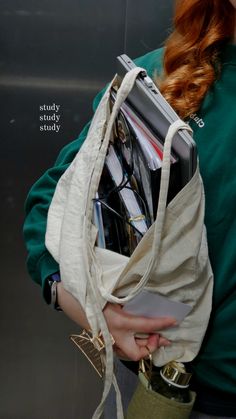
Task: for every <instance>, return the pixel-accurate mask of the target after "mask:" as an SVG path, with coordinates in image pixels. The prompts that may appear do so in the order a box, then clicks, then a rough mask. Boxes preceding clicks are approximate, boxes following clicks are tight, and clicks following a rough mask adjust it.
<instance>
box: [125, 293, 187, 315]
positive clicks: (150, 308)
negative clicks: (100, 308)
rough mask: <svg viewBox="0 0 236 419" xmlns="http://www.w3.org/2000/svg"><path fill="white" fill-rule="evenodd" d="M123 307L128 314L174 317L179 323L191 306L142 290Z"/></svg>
mask: <svg viewBox="0 0 236 419" xmlns="http://www.w3.org/2000/svg"><path fill="white" fill-rule="evenodd" d="M123 309H124V310H125V311H126V312H127V313H130V314H134V315H136V316H145V317H174V318H175V319H176V321H177V322H178V323H180V322H181V321H182V320H183V319H184V318H185V317H186V316H187V314H188V313H189V312H190V311H191V309H192V307H191V306H189V305H188V304H184V303H180V302H176V301H173V300H169V299H168V298H166V297H163V296H162V295H160V294H158V293H154V292H150V291H146V290H143V291H141V292H140V293H139V294H138V295H137V296H136V297H134V298H132V300H130V301H128V302H127V303H125V304H124V307H123Z"/></svg>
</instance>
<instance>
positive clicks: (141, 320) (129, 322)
mask: <svg viewBox="0 0 236 419" xmlns="http://www.w3.org/2000/svg"><path fill="white" fill-rule="evenodd" d="M122 320H123V327H124V328H130V329H132V330H133V331H134V332H143V333H153V332H155V331H159V330H163V329H166V328H167V327H171V326H174V325H176V320H175V319H174V318H171V317H158V318H146V317H138V316H132V315H130V314H127V315H126V316H124V317H123V319H122Z"/></svg>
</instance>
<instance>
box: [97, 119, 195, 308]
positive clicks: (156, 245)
mask: <svg viewBox="0 0 236 419" xmlns="http://www.w3.org/2000/svg"><path fill="white" fill-rule="evenodd" d="M180 130H188V131H190V132H192V129H191V128H190V126H189V125H188V124H186V123H185V122H183V121H182V120H181V119H177V120H176V121H175V122H173V123H172V124H171V125H170V127H169V129H168V132H167V135H166V138H165V143H164V150H163V162H162V170H161V182H160V193H159V200H158V207H157V215H156V220H155V228H154V234H153V243H152V252H151V257H150V260H149V262H148V266H147V269H146V271H145V273H144V275H143V276H142V278H141V279H140V281H139V282H138V283H137V285H136V286H135V287H134V288H133V289H132V290H131V291H130V292H129V294H128V295H127V296H126V297H122V298H119V297H115V296H114V295H112V294H110V293H108V292H107V291H106V290H105V289H104V288H103V289H101V290H100V291H101V293H102V295H103V297H104V298H105V299H106V300H107V301H110V302H113V303H118V304H121V303H125V302H127V301H129V300H130V299H131V298H133V297H134V296H135V295H137V294H138V293H139V292H140V290H141V289H142V288H143V287H144V286H145V285H146V283H147V282H148V279H149V278H150V275H151V273H152V272H153V270H154V269H155V267H156V264H157V263H158V256H159V252H160V245H161V239H162V231H163V227H164V222H165V213H166V205H167V195H168V188H169V178H170V164H171V162H170V159H171V145H172V140H173V138H174V136H175V135H176V133H177V132H178V131H180Z"/></svg>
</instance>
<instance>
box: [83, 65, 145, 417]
mask: <svg viewBox="0 0 236 419" xmlns="http://www.w3.org/2000/svg"><path fill="white" fill-rule="evenodd" d="M143 71H144V69H143V68H140V67H136V68H134V69H132V70H131V71H129V72H128V73H127V74H126V75H125V77H124V79H123V81H122V83H121V86H120V88H119V90H118V92H117V95H116V100H115V103H114V105H113V109H112V112H111V114H110V116H109V117H108V118H107V119H108V122H107V127H106V131H105V135H104V138H103V139H102V142H101V147H100V150H99V154H98V156H97V159H96V162H95V167H94V170H93V175H92V176H91V179H90V187H89V191H88V196H87V205H86V217H85V222H84V232H83V233H84V234H83V237H84V240H85V246H84V250H85V254H84V256H85V257H84V263H85V265H86V271H87V279H88V281H89V287H88V290H89V294H90V297H91V299H92V301H93V312H94V313H96V318H97V321H98V323H99V325H100V330H101V332H102V335H103V339H104V342H105V346H106V353H105V364H106V370H105V383H104V390H103V395H102V400H101V403H100V404H99V406H98V407H97V409H96V411H95V412H94V415H93V419H98V418H100V416H101V414H102V412H103V407H104V402H105V400H106V398H107V395H108V393H109V390H110V387H111V384H112V382H113V384H114V387H115V390H116V401H117V418H118V419H123V417H124V416H123V409H122V404H121V397H120V392H119V388H118V386H117V382H116V378H115V376H114V375H113V348H112V344H111V339H110V333H109V330H108V328H107V324H106V321H105V319H104V315H103V312H102V306H101V305H100V300H101V294H100V289H99V286H98V284H97V281H94V278H93V277H92V275H91V269H90V265H89V259H90V258H89V254H88V253H89V252H91V251H92V249H91V244H90V242H89V237H90V235H89V234H87V232H89V229H90V228H91V219H92V213H91V208H92V206H93V198H94V196H95V193H96V191H97V189H98V184H99V181H100V175H101V172H102V169H103V166H104V161H105V157H106V152H107V148H108V145H109V141H110V138H111V135H112V129H113V125H114V122H115V119H116V117H117V114H118V112H119V109H120V107H121V105H122V103H123V102H124V101H125V99H126V98H127V96H128V94H129V93H130V91H131V90H132V88H133V85H134V83H135V80H136V78H137V76H138V74H139V73H140V72H143ZM114 84H116V78H115V79H114V80H113V82H112V85H114ZM103 106H106V104H105V103H104V104H103ZM87 252H88V253H87Z"/></svg>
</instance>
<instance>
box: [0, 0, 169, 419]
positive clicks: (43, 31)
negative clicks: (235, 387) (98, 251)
mask: <svg viewBox="0 0 236 419" xmlns="http://www.w3.org/2000/svg"><path fill="white" fill-rule="evenodd" d="M172 4H173V1H169V0H168V1H167V0H165V2H164V1H162V2H161V1H159V2H158V1H157V0H155V1H154V0H147V1H146V2H145V4H144V3H143V2H142V1H140V0H112V1H110V0H100V1H93V0H67V1H66V0H57V1H55V0H50V2H49V1H48V0H41V1H37V0H34V1H32V0H24V2H20V1H18V0H11V2H9V0H8V1H7V0H1V3H0V48H1V54H0V109H1V113H0V118H1V153H0V168H1V177H0V193H1V206H0V208H1V209H0V212H1V216H0V228H1V230H0V231H1V281H0V295H1V305H0V307H1V315H0V330H1V344H0V371H1V373H0V389H1V403H0V419H23V418H24V419H58V418H60V419H75V418H76V419H78V418H81V419H89V418H90V417H91V416H92V412H93V410H94V408H95V407H96V405H97V402H98V400H99V398H100V395H101V390H102V385H101V382H100V381H99V380H98V378H97V377H96V373H94V372H93V370H92V368H91V367H90V366H89V365H88V363H87V362H86V361H85V360H84V359H83V356H82V355H80V354H79V353H77V352H76V350H75V348H74V347H73V345H72V344H71V343H70V342H69V339H68V335H69V334H70V333H73V332H75V333H78V332H79V328H78V327H77V326H75V325H74V324H73V323H72V322H71V321H70V320H68V319H67V318H66V317H65V316H64V315H63V313H57V312H53V311H52V310H51V309H50V308H49V307H48V306H47V305H46V304H45V303H44V302H43V300H42V296H41V290H40V288H39V286H36V285H35V284H34V283H33V282H32V281H31V279H30V278H29V276H28V274H27V272H26V268H25V258H26V251H25V248H24V244H23V240H22V223H23V219H24V211H23V205H24V200H25V197H26V194H27V192H28V190H29V188H30V186H31V185H32V183H33V182H34V181H35V180H36V179H37V178H38V177H39V176H40V175H41V174H42V173H43V172H44V170H46V169H47V168H48V167H50V166H51V165H52V164H53V162H54V161H55V158H56V156H57V154H58V152H59V150H60V149H61V147H62V146H63V145H65V144H66V143H68V142H69V141H71V140H73V139H74V138H76V137H77V135H78V133H79V132H80V130H81V128H82V126H83V125H84V124H85V123H86V121H87V120H88V119H89V118H91V116H92V110H91V102H92V98H93V97H94V96H95V94H96V93H97V92H98V91H99V90H100V89H101V88H102V86H103V85H104V84H105V83H106V82H107V81H108V80H109V79H110V78H111V77H112V75H113V73H114V72H115V57H116V56H117V55H118V54H121V53H123V52H126V53H128V54H130V55H131V56H132V57H134V56H138V55H141V54H144V53H146V52H148V51H149V50H151V49H153V48H157V47H158V46H159V45H160V43H161V42H162V41H163V39H164V37H165V35H166V31H168V28H169V27H170V25H171V24H170V18H171V14H172ZM53 104H58V105H60V112H59V113H60V122H61V123H60V125H61V127H60V130H59V131H58V132H53V131H50V132H49V131H40V125H41V122H40V120H39V117H40V115H41V114H42V112H40V108H39V107H40V106H42V105H50V106H52V105H53Z"/></svg>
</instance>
